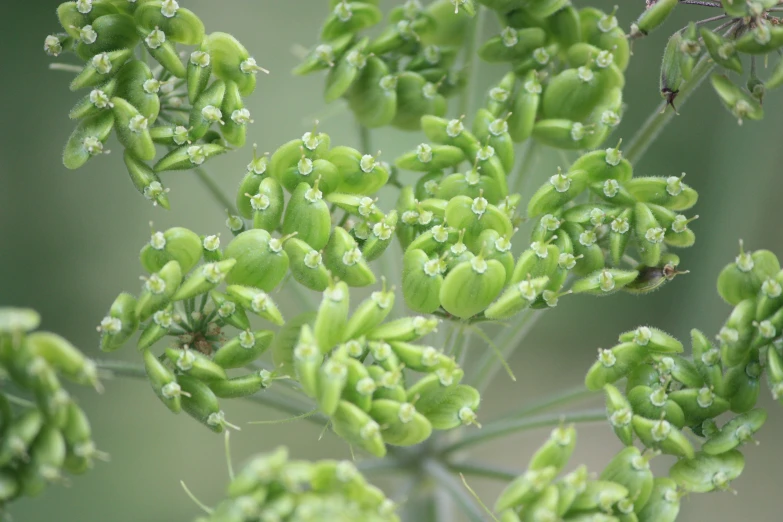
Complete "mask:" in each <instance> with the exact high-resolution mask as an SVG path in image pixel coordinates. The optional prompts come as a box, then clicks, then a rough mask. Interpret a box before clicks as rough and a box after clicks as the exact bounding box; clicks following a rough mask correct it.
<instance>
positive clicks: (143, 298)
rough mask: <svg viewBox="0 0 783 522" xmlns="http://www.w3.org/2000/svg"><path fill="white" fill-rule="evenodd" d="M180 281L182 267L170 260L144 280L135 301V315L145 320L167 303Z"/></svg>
mask: <svg viewBox="0 0 783 522" xmlns="http://www.w3.org/2000/svg"><path fill="white" fill-rule="evenodd" d="M181 283H182V269H181V268H180V266H179V263H177V262H176V261H174V260H172V261H169V262H168V263H166V264H165V265H164V266H163V267H162V268H161V269H160V270H159V271H158V272H155V273H153V274H152V275H150V277H149V278H147V279H146V280H145V282H144V290H143V291H142V293H141V295H140V296H139V300H138V302H137V303H136V315H137V316H138V317H139V320H141V321H146V320H147V319H148V318H149V317H150V316H152V314H154V313H155V312H157V311H158V310H162V309H163V308H165V307H166V305H168V304H169V302H170V301H171V298H172V296H173V295H174V294H175V293H176V291H177V289H178V288H179V285H180V284H181Z"/></svg>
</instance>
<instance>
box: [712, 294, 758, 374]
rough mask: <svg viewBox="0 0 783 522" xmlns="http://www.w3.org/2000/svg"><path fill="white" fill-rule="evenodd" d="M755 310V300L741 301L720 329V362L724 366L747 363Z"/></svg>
mask: <svg viewBox="0 0 783 522" xmlns="http://www.w3.org/2000/svg"><path fill="white" fill-rule="evenodd" d="M755 309H756V303H755V300H753V299H745V300H744V301H741V302H740V303H739V304H737V306H735V307H734V310H732V312H731V315H730V316H729V318H728V320H727V321H726V325H725V326H724V327H723V328H721V331H720V334H719V335H718V338H719V339H720V341H721V346H720V351H721V360H722V361H723V364H724V365H725V366H737V365H740V364H744V363H745V362H746V361H747V357H748V354H749V353H750V352H751V346H750V339H751V337H752V335H753V325H752V323H753V317H754V315H755Z"/></svg>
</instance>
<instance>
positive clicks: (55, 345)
mask: <svg viewBox="0 0 783 522" xmlns="http://www.w3.org/2000/svg"><path fill="white" fill-rule="evenodd" d="M25 347H26V348H27V350H29V351H30V352H31V353H32V354H34V355H36V356H38V357H41V358H42V359H43V360H45V361H46V362H47V363H49V364H50V365H51V366H52V368H54V369H55V370H57V371H58V372H59V373H61V374H62V375H63V376H65V377H66V378H68V379H70V380H72V381H74V382H76V383H78V384H90V385H92V386H94V387H95V388H100V382H99V381H98V370H97V367H96V366H95V363H94V362H93V361H92V360H90V359H88V358H87V357H85V356H84V354H83V353H82V352H81V351H79V349H78V348H76V347H75V346H74V345H73V344H71V343H70V342H69V341H68V340H67V339H65V338H64V337H61V336H59V335H57V334H53V333H50V332H34V333H31V334H29V335H28V336H27V337H26V338H25Z"/></svg>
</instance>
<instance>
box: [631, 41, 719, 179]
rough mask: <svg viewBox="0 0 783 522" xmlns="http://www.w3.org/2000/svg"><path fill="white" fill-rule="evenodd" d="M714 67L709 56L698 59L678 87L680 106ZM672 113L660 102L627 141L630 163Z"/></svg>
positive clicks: (665, 123)
mask: <svg viewBox="0 0 783 522" xmlns="http://www.w3.org/2000/svg"><path fill="white" fill-rule="evenodd" d="M714 67H715V62H713V61H712V60H710V58H709V56H706V55H705V56H703V57H702V58H701V59H700V60H699V62H698V63H697V64H696V67H694V68H693V73H692V74H691V78H690V80H688V81H687V82H686V83H685V84H684V85H683V86H682V88H680V92H679V93H678V94H677V99H676V101H677V103H678V105H679V106H680V107H681V108H682V106H683V104H684V103H685V102H686V101H687V99H688V98H689V97H690V95H691V94H693V91H695V90H696V88H697V87H698V86H699V85H700V84H701V82H702V81H704V79H705V78H706V77H707V75H708V74H709V73H710V71H712V69H713V68H714ZM674 115H675V112H674V111H673V110H667V104H666V102H665V101H664V102H662V103H661V104H660V105H659V106H658V108H657V109H656V110H655V112H653V113H652V114H651V115H650V117H649V118H647V121H645V122H644V124H643V125H642V126H641V127H640V128H639V130H637V131H636V134H634V136H633V138H631V141H630V142H628V145H627V146H626V147H625V151H624V152H625V157H626V159H627V160H628V161H630V162H631V163H632V164H636V163H638V161H639V160H640V159H641V157H642V156H643V155H644V153H645V152H647V149H648V148H650V145H652V144H653V142H654V141H655V139H656V138H657V137H658V135H659V134H660V133H661V131H663V128H664V127H666V125H667V124H668V123H669V122H670V121H671V119H672V118H673V117H674Z"/></svg>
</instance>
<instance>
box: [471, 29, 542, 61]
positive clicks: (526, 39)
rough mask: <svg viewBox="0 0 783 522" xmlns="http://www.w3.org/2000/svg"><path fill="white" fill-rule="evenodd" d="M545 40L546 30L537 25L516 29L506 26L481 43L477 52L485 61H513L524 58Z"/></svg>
mask: <svg viewBox="0 0 783 522" xmlns="http://www.w3.org/2000/svg"><path fill="white" fill-rule="evenodd" d="M545 42H546V32H545V31H544V30H543V29H539V28H538V27H531V28H528V29H521V30H517V29H514V28H513V27H506V28H505V29H503V31H501V33H500V34H499V35H498V36H495V37H492V38H490V39H489V40H488V41H487V42H485V43H484V45H482V46H481V47H480V48H479V50H478V54H479V56H480V57H481V59H482V60H484V61H487V62H513V61H517V60H520V59H523V58H526V57H527V56H528V55H529V54H530V53H531V52H532V51H533V50H534V49H536V48H538V47H541V46H542V45H544V43H545Z"/></svg>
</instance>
